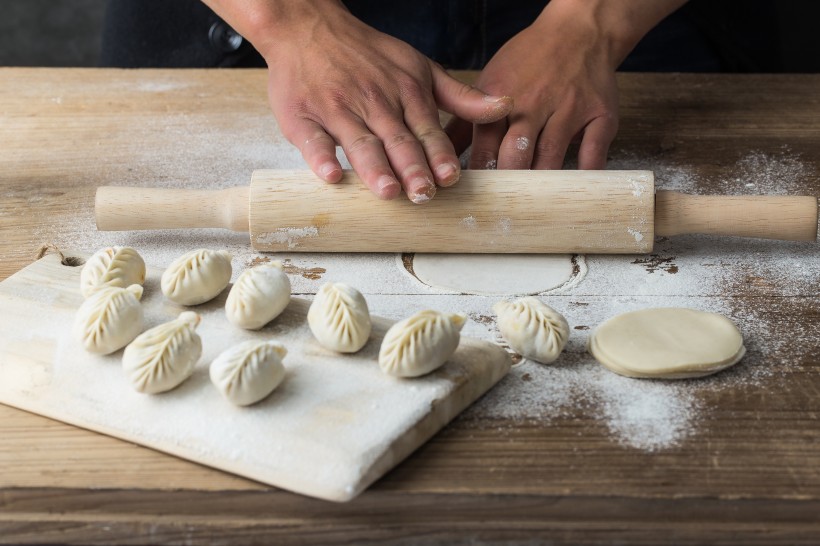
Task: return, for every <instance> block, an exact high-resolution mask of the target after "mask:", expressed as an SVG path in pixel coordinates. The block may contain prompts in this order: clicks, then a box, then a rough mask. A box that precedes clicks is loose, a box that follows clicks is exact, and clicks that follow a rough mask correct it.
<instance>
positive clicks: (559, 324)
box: [493, 296, 569, 364]
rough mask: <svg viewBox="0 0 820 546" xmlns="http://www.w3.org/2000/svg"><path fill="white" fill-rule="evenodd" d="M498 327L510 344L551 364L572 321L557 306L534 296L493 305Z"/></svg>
mask: <svg viewBox="0 0 820 546" xmlns="http://www.w3.org/2000/svg"><path fill="white" fill-rule="evenodd" d="M493 311H495V312H496V313H497V314H498V329H499V330H501V335H502V336H504V339H505V340H507V343H509V344H510V347H512V349H513V350H514V351H516V352H517V353H520V354H521V355H522V356H524V357H525V358H529V359H530V360H536V361H538V362H542V363H544V364H549V363H550V362H553V361H554V360H555V359H557V358H558V355H560V354H561V351H563V350H564V346H565V345H566V344H567V339H569V324H567V320H566V319H565V318H564V317H563V315H561V313H559V312H558V311H556V310H555V309H553V308H552V307H550V306H548V305H546V304H545V303H542V302H541V300H539V299H538V298H534V297H532V296H530V297H527V298H522V299H520V300H518V301H515V302H512V303H510V302H507V301H500V302H498V303H496V304H495V305H494V306H493Z"/></svg>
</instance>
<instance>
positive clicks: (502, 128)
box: [470, 120, 507, 169]
mask: <svg viewBox="0 0 820 546" xmlns="http://www.w3.org/2000/svg"><path fill="white" fill-rule="evenodd" d="M506 132H507V122H506V120H501V121H496V122H495V123H489V124H486V125H476V126H475V127H474V129H473V149H472V152H471V153H470V168H471V169H496V168H498V148H499V147H500V146H501V141H502V140H503V139H504V134H505V133H506Z"/></svg>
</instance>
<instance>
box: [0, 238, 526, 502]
mask: <svg viewBox="0 0 820 546" xmlns="http://www.w3.org/2000/svg"><path fill="white" fill-rule="evenodd" d="M72 256H77V254H72ZM82 257H83V258H85V256H82ZM80 270H81V267H71V266H67V265H63V264H61V260H60V258H59V257H58V256H57V255H48V256H46V257H44V258H42V259H41V260H39V261H37V262H35V263H34V264H32V265H30V266H28V267H26V268H25V269H23V270H21V271H19V272H18V273H16V274H15V275H13V276H11V277H9V278H8V279H6V280H5V281H3V282H2V283H0V402H2V403H4V404H8V405H10V406H14V407H17V408H20V409H23V410H27V411H30V412H33V413H37V414H40V415H44V416H46V417H50V418H53V419H57V420H60V421H64V422H66V423H70V424H73V425H76V426H78V427H82V428H86V429H89V430H94V431H97V432H100V433H103V434H107V435H110V436H114V437H117V438H121V439H123V440H127V441H131V442H134V443H137V444H141V445H144V446H147V447H151V448H154V449H157V450H159V451H163V452H166V453H170V454H173V455H176V456H178V457H182V458H184V459H188V460H191V461H195V462H198V463H201V464H204V465H207V466H211V467H214V468H218V469H221V470H225V471H228V472H232V473H235V474H238V475H241V476H245V477H247V478H251V479H254V480H258V481H260V482H263V483H266V484H269V485H273V486H277V487H281V488H283V489H288V490H291V491H295V492H298V493H302V494H305V495H310V496H314V497H318V498H322V499H328V500H333V501H346V500H350V499H352V498H353V497H355V496H356V495H358V494H359V493H360V492H362V491H363V490H364V489H365V488H367V486H368V485H370V484H371V483H373V482H374V481H375V480H377V479H378V478H379V477H380V476H382V475H383V474H384V473H386V472H387V471H388V470H390V469H391V468H392V467H393V466H395V465H396V464H397V463H398V462H400V461H401V460H402V459H404V458H405V457H406V456H407V455H409V454H410V453H411V452H412V451H413V450H415V449H416V448H418V447H419V446H421V445H422V444H423V443H424V442H425V441H427V440H428V439H429V438H430V437H432V436H433V435H434V434H435V433H436V432H438V431H439V430H440V429H441V428H442V427H444V425H445V424H447V423H448V422H449V421H450V420H452V419H453V418H454V417H455V416H456V415H457V414H458V413H459V412H461V411H462V410H463V409H464V408H466V407H467V406H468V405H470V404H471V403H472V402H473V401H475V400H476V399H477V398H478V397H480V396H481V395H482V394H483V393H485V392H486V391H487V390H489V389H490V388H491V387H492V386H493V385H494V384H495V383H496V382H498V381H499V380H500V379H501V378H502V377H503V376H504V375H505V374H506V373H507V372H508V371H509V369H510V364H511V362H510V358H509V356H508V355H507V353H506V352H505V351H504V350H502V349H501V348H500V347H498V346H496V345H494V344H492V343H489V342H486V341H479V340H475V339H470V338H466V337H462V339H461V344H460V345H459V348H458V350H457V351H456V353H455V355H454V356H453V357H452V358H451V359H450V361H449V362H448V363H447V364H446V365H445V366H444V367H442V368H441V369H439V370H438V371H436V372H434V373H433V374H430V375H429V376H426V377H423V378H419V379H413V380H408V379H397V378H393V377H389V376H387V375H385V374H383V373H382V372H381V371H380V369H379V367H378V365H377V363H376V359H377V355H378V350H379V345H380V343H381V339H382V337H383V335H384V332H385V331H386V330H387V328H388V327H389V326H390V324H391V321H388V320H386V319H382V318H379V317H374V319H373V335H372V337H371V339H370V341H369V342H368V344H367V345H366V346H365V348H364V349H362V351H360V352H359V353H357V354H355V355H339V354H336V353H333V352H331V351H327V350H325V349H324V348H322V347H321V346H319V345H318V344H317V343H316V342H315V341H314V340H313V337H312V335H311V333H310V330H309V329H308V327H307V322H306V320H305V316H306V313H307V309H308V306H309V301H308V300H306V299H302V298H298V297H293V298H292V300H291V304H290V305H289V306H288V308H287V309H286V310H285V312H284V313H283V314H282V315H280V316H279V317H278V318H277V319H276V320H274V321H273V322H272V323H271V324H269V325H268V326H266V327H265V328H264V329H262V330H260V331H258V332H248V331H245V330H240V329H238V328H236V327H234V326H232V325H231V324H230V323H228V321H227V319H226V318H225V314H224V304H225V297H226V295H227V290H226V291H225V292H223V294H222V295H221V296H220V297H218V298H217V299H216V300H214V301H212V302H209V303H206V304H203V305H200V306H197V307H194V308H192V309H193V310H194V311H196V312H198V313H200V314H201V315H202V323H201V324H200V326H199V329H198V333H199V334H200V336H201V337H202V342H203V355H202V359H201V360H200V362H199V364H198V365H197V368H196V371H195V372H194V374H193V376H192V377H191V378H190V379H188V380H187V381H186V382H185V383H183V384H182V385H181V386H180V387H178V388H177V389H175V390H173V391H171V392H168V393H165V394H161V395H153V396H152V395H144V394H140V393H137V392H136V391H134V390H133V389H132V388H131V386H130V385H129V384H128V382H127V381H126V379H125V376H124V375H123V372H122V368H121V357H122V351H118V352H116V353H114V354H113V355H109V356H102V357H101V356H96V355H92V354H89V353H87V352H85V351H84V350H83V349H82V348H81V347H80V345H79V342H78V341H76V340H75V339H74V338H73V336H72V335H71V328H72V322H73V320H74V314H75V312H76V310H77V308H78V307H79V306H80V304H81V303H82V301H83V298H82V296H81V294H80V290H79V277H80ZM161 274H162V270H160V269H155V268H149V270H148V276H147V279H146V283H145V294H144V296H143V299H142V303H143V306H144V310H145V318H146V328H148V327H152V326H155V325H156V324H159V323H161V322H165V321H167V320H170V319H172V318H174V317H176V316H177V315H178V314H179V313H180V312H181V311H182V310H183V308H182V307H179V306H177V305H175V304H172V303H171V302H169V301H168V300H166V299H165V298H164V297H163V296H162V293H161V291H160V288H159V282H160V276H161ZM409 312H410V310H408V313H409ZM254 338H255V339H269V338H274V339H276V340H278V341H280V342H281V343H283V344H284V345H285V346H286V347H287V348H288V355H287V357H286V358H285V366H286V368H287V375H286V378H285V381H284V383H283V384H282V385H281V386H280V387H279V388H278V389H277V390H276V391H275V392H274V393H273V394H272V395H271V396H270V397H268V398H267V399H265V400H264V401H263V402H261V403H259V404H257V405H255V406H251V407H248V408H238V407H235V406H232V405H231V404H230V403H228V402H227V401H226V400H224V399H223V398H222V396H221V395H220V394H219V392H218V391H217V390H216V388H215V387H214V386H213V385H212V384H211V383H210V379H209V377H208V365H209V364H210V362H211V361H212V360H213V359H214V357H215V356H216V355H217V354H219V353H220V352H221V351H223V350H225V349H227V348H228V347H229V346H230V345H232V344H233V343H238V342H240V341H244V340H246V339H254ZM123 464H125V465H127V464H128V461H123ZM6 471H9V472H13V471H14V470H13V469H11V468H8V469H6Z"/></svg>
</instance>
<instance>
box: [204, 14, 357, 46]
mask: <svg viewBox="0 0 820 546" xmlns="http://www.w3.org/2000/svg"><path fill="white" fill-rule="evenodd" d="M203 1H204V3H205V4H207V5H208V6H209V7H210V8H211V9H213V10H214V11H215V12H216V13H217V15H219V16H220V17H222V19H224V20H225V21H226V22H227V23H228V24H230V25H231V26H232V27H233V28H234V30H236V31H237V32H239V33H240V34H241V35H242V36H243V37H244V38H246V39H247V40H248V41H249V42H251V43H252V44H253V45H254V47H255V48H256V50H257V51H259V53H260V54H261V55H262V57H264V58H265V59H269V58H270V57H273V56H275V55H276V52H277V51H279V50H280V49H281V46H282V45H283V44H287V43H296V44H298V43H299V42H302V41H306V40H309V39H310V36H311V35H312V34H313V32H314V29H316V27H317V26H319V25H321V24H323V23H324V24H325V25H327V24H330V22H331V21H332V20H333V19H334V18H337V17H339V16H343V15H349V12H348V11H347V9H346V8H345V7H344V4H342V2H341V0H250V1H236V0H203Z"/></svg>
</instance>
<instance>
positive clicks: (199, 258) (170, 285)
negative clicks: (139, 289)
mask: <svg viewBox="0 0 820 546" xmlns="http://www.w3.org/2000/svg"><path fill="white" fill-rule="evenodd" d="M231 271H232V270H231V255H230V254H229V253H227V252H225V251H224V250H208V249H199V250H193V251H191V252H188V253H187V254H183V255H182V256H180V257H179V258H177V259H176V260H174V261H173V262H172V263H171V265H169V266H168V269H166V270H165V272H164V273H163V274H162V293H163V294H165V296H166V297H167V298H168V299H169V300H171V301H173V302H175V303H179V304H180V305H199V304H200V303H205V302H206V301H210V300H212V299H214V298H215V297H217V296H218V295H219V293H220V292H222V291H223V290H224V289H225V287H226V286H228V282H230V280H231Z"/></svg>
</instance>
